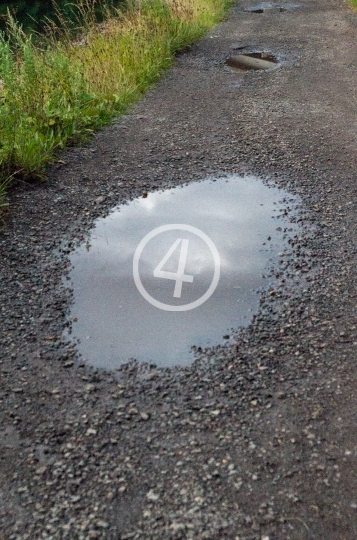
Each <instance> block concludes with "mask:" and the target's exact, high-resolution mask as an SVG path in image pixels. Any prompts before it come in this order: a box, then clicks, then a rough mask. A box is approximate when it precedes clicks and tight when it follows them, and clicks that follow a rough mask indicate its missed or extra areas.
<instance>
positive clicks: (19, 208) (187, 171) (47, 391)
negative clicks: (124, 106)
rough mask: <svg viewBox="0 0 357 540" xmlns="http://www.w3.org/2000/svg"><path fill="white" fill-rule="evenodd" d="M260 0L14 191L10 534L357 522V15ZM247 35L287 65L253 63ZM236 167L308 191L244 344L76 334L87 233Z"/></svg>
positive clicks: (136, 534) (290, 531) (1, 389)
mask: <svg viewBox="0 0 357 540" xmlns="http://www.w3.org/2000/svg"><path fill="white" fill-rule="evenodd" d="M280 5H281V4H279V6H280ZM248 7H249V4H248V2H245V3H239V4H237V6H236V7H235V8H234V9H233V10H232V11H231V13H230V15H229V18H228V20H227V21H226V22H224V23H223V24H221V25H220V26H218V27H217V28H215V29H214V30H213V31H212V32H211V33H210V34H209V35H208V36H207V37H206V38H205V39H203V40H202V41H201V42H200V43H198V44H197V45H195V46H194V47H193V48H192V50H190V51H187V52H186V53H185V54H182V55H180V56H178V57H177V59H176V62H175V65H174V66H173V68H172V69H171V70H170V71H169V72H167V74H166V76H165V77H164V78H163V79H162V81H161V82H160V83H159V84H158V85H157V86H156V87H155V88H154V89H152V90H151V91H150V92H149V93H148V94H147V96H146V98H145V99H144V100H143V101H142V102H141V103H140V104H139V105H137V106H136V107H135V108H134V109H133V111H132V112H131V114H129V115H127V116H126V117H123V118H121V119H119V120H118V121H117V122H116V123H115V124H113V125H112V126H110V127H109V128H107V129H106V130H104V131H103V132H101V133H100V134H98V135H96V136H95V138H94V139H93V141H92V142H91V143H90V144H89V145H88V146H87V147H85V148H81V149H71V150H68V151H67V152H66V153H65V154H64V155H63V156H61V160H62V162H60V163H57V164H55V165H54V166H53V167H52V169H51V170H50V171H49V174H48V181H47V182H45V183H43V184H41V185H39V184H37V185H27V184H23V183H20V182H19V184H18V185H17V186H15V189H14V190H13V191H12V193H11V194H10V203H11V212H10V214H9V215H8V216H7V217H6V222H5V226H4V228H3V231H2V234H1V237H0V246H1V247H0V249H1V291H0V298H1V326H0V328H1V360H0V362H1V363H0V372H1V385H0V415H1V438H0V486H1V488H0V524H1V525H0V531H1V532H0V538H1V540H3V539H4V540H10V539H11V540H12V539H16V540H23V539H29V540H32V539H34V538H41V539H62V538H63V539H65V538H68V539H70V540H73V539H78V540H87V539H90V538H99V539H105V540H109V539H110V540H111V539H116V540H117V539H120V540H125V539H131V538H133V539H153V540H154V539H155V540H157V539H173V540H175V539H177V540H178V539H186V538H187V539H191V538H192V539H195V540H200V539H210V540H216V539H217V540H218V539H219V540H220V539H232V540H238V539H239V540H253V539H256V540H258V539H259V540H268V539H269V540H287V539H292V540H302V539H324V540H326V539H331V540H335V539H337V538H338V539H339V540H354V539H355V538H357V519H356V517H357V477H356V475H355V474H354V471H355V470H356V466H357V463H356V462H357V435H356V429H355V424H356V408H357V397H356V396H357V393H356V386H357V369H356V362H355V360H356V345H357V311H356V294H357V291H356V279H355V276H356V257H357V242H356V227H357V223H356V222H357V212H356V209H357V197H356V191H357V187H356V152H355V146H356V120H357V113H356V110H357V103H356V101H357V99H356V92H355V88H356V83H357V80H356V79H357V74H356V66H357V50H356V45H355V44H356V37H357V16H356V14H355V13H354V12H353V11H352V10H351V9H350V8H349V7H348V4H347V3H344V2H339V1H337V0H324V1H322V0H314V1H312V0H310V1H304V2H301V3H300V7H299V8H295V9H294V10H292V11H286V12H284V11H282V12H281V11H275V10H268V11H266V12H263V13H261V14H258V13H255V14H253V13H248V12H244V11H243V10H244V9H247V8H248ZM237 50H239V51H243V53H244V52H255V51H258V52H259V51H262V50H263V51H268V52H271V53H272V54H274V55H276V56H277V58H278V59H279V62H280V63H281V65H280V67H279V68H278V69H276V70H274V71H271V72H269V71H268V72H250V71H249V72H246V73H237V72H233V71H231V70H229V69H228V68H227V67H226V66H225V60H226V59H227V58H228V57H229V56H231V55H232V54H234V53H235V51H237ZM224 173H236V174H244V173H249V174H255V175H257V176H261V177H265V178H267V179H268V180H269V181H270V182H274V183H275V185H277V186H281V187H284V188H285V189H287V190H288V191H289V192H291V193H292V194H298V195H300V197H301V198H302V206H301V211H300V220H301V224H302V225H303V228H304V232H303V233H302V234H301V235H299V236H298V237H296V238H295V240H294V241H293V242H292V243H291V251H290V254H285V255H284V257H282V259H281V262H280V266H279V268H276V269H275V272H276V273H277V275H278V278H279V279H280V285H279V286H278V287H276V288H275V289H274V290H272V289H269V288H268V289H267V290H266V291H265V292H264V293H263V294H262V298H261V309H260V312H259V314H258V315H257V316H256V317H255V318H254V320H253V321H252V324H251V325H250V326H249V327H248V328H246V329H242V330H240V331H239V332H238V333H237V337H236V339H237V343H236V344H234V345H231V346H225V347H224V346H222V347H219V348H217V349H215V350H206V351H201V354H200V358H199V359H198V360H197V361H196V362H195V363H194V364H193V365H192V366H191V367H187V368H178V369H164V370H159V369H157V368H155V367H153V366H150V365H146V364H142V365H137V364H135V363H134V362H133V363H131V364H127V365H125V366H123V367H121V369H120V370H119V371H117V372H103V371H99V370H94V369H91V368H90V367H88V366H87V365H86V363H85V361H84V359H81V358H78V355H77V354H76V351H75V350H74V349H73V347H72V346H71V345H69V344H66V342H65V341H63V339H62V338H61V336H62V333H63V330H64V328H65V325H66V324H67V325H68V324H69V323H68V322H66V315H67V314H68V311H69V306H70V303H71V295H70V293H68V292H67V291H66V289H65V287H64V286H63V285H62V276H63V274H64V273H65V272H66V271H67V270H68V254H69V253H70V251H71V250H72V249H73V246H74V245H75V244H76V243H77V242H80V241H81V240H83V239H85V238H86V235H87V233H88V230H89V228H90V226H91V225H92V224H93V221H94V220H95V218H97V217H98V216H103V217H104V216H106V215H107V214H108V212H109V210H110V208H112V207H113V206H115V205H116V204H118V203H121V202H123V203H124V202H125V201H127V200H128V199H130V198H132V197H134V196H137V195H140V194H141V193H143V192H147V191H152V190H155V189H158V188H165V187H171V186H173V185H177V184H180V183H185V182H188V181H196V180H201V179H202V178H204V177H207V176H208V175H211V174H212V175H216V176H217V175H221V174H224ZM295 282H297V283H299V286H296V285H294V283H295Z"/></svg>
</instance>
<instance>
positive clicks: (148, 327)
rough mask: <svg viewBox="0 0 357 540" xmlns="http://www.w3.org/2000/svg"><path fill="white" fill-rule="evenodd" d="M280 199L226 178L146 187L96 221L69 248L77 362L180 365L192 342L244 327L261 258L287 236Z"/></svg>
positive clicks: (251, 181) (261, 187)
mask: <svg viewBox="0 0 357 540" xmlns="http://www.w3.org/2000/svg"><path fill="white" fill-rule="evenodd" d="M282 199H285V200H289V201H291V200H292V198H291V196H290V195H289V194H288V193H286V192H284V191H282V190H278V189H277V188H269V187H267V186H266V185H265V184H263V182H262V181H260V180H259V179H257V178H255V177H252V176H246V177H244V178H242V177H238V176H229V177H225V178H219V179H217V180H215V181H212V180H205V181H202V182H197V183H192V184H189V185H188V186H184V187H178V188H175V189H170V190H167V191H163V192H155V193H149V194H148V196H147V197H146V198H140V199H136V200H134V201H132V202H130V203H129V204H127V205H123V206H120V207H118V208H116V209H114V210H113V211H112V213H111V214H110V215H109V216H108V217H107V218H105V219H98V220H97V221H96V224H95V227H94V228H93V230H92V232H91V235H90V239H89V242H87V243H86V244H83V245H82V246H81V247H79V248H78V249H77V250H76V251H75V252H73V254H72V255H71V263H72V264H73V267H72V269H71V272H70V279H71V286H72V287H73V290H74V304H73V306H72V309H71V318H72V320H73V319H74V320H75V321H76V322H74V323H73V329H72V337H73V338H75V339H79V346H78V348H79V351H80V352H81V353H82V355H83V356H84V359H85V360H87V361H88V362H89V363H90V364H92V365H94V366H96V367H100V368H111V369H115V368H117V367H119V366H120V365H121V364H123V363H125V362H126V361H128V360H129V359H133V358H135V359H136V360H138V361H146V362H150V363H154V364H156V365H157V366H160V367H167V366H174V365H181V366H182V365H189V364H190V363H192V361H193V352H192V350H191V347H192V346H194V345H195V346H197V347H199V346H200V347H207V346H214V345H218V344H219V343H222V342H223V341H224V340H223V336H224V335H226V334H229V333H230V331H231V330H232V329H233V328H237V327H238V326H242V325H243V326H245V325H247V324H249V322H250V320H251V318H252V315H253V313H254V312H256V310H257V308H258V302H259V295H258V294H257V289H259V288H260V287H262V286H263V285H267V283H266V280H264V278H263V277H262V276H263V273H264V271H265V269H266V268H267V265H268V264H269V260H270V259H271V258H272V256H274V254H277V253H278V252H280V251H281V250H282V249H284V247H286V246H287V237H288V236H289V235H292V234H293V230H294V225H292V224H291V223H290V222H289V221H288V220H287V219H286V218H283V217H282V216H281V212H280V211H281V209H282V207H283V206H284V204H285V208H286V203H284V204H283V203H282V202H281V201H282ZM277 229H280V230H277ZM284 229H285V234H284V233H283V232H282V230H284Z"/></svg>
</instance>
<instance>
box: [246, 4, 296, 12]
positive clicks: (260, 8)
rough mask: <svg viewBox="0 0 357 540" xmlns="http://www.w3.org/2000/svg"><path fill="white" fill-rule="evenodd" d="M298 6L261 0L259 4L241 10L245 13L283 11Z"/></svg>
mask: <svg viewBox="0 0 357 540" xmlns="http://www.w3.org/2000/svg"><path fill="white" fill-rule="evenodd" d="M298 7H299V4H272V3H270V2H262V3H261V4H259V5H256V6H252V7H249V8H246V9H244V10H243V11H244V12H246V13H265V12H266V11H274V12H279V13H284V12H286V11H291V10H293V9H296V8H298Z"/></svg>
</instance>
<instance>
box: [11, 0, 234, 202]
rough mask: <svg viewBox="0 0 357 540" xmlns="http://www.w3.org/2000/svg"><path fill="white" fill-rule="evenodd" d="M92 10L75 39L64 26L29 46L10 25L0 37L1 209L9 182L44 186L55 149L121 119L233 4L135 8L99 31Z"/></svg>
mask: <svg viewBox="0 0 357 540" xmlns="http://www.w3.org/2000/svg"><path fill="white" fill-rule="evenodd" d="M94 3H95V0H92V3H89V2H88V0H83V2H82V4H80V9H81V20H82V21H83V20H84V23H82V26H81V27H80V28H79V29H78V28H77V37H76V38H75V39H74V38H73V33H72V30H71V28H70V27H69V26H66V23H65V22H64V24H63V27H62V28H61V29H58V28H54V27H53V26H51V25H49V27H48V33H47V37H45V38H44V37H43V36H42V37H41V39H38V38H36V39H35V38H34V37H33V36H28V35H26V34H24V33H23V32H22V30H21V28H20V27H19V25H18V24H17V23H16V22H15V21H14V20H13V19H12V18H11V17H9V20H8V30H7V32H6V34H5V33H3V34H1V35H0V206H1V204H2V203H1V200H3V199H1V197H2V196H3V195H4V191H5V189H6V187H7V186H8V185H9V182H10V180H11V177H12V176H13V175H21V176H22V177H25V178H26V177H31V178H34V177H37V178H44V175H45V170H46V164H48V163H49V162H50V161H51V160H53V158H54V156H55V154H56V152H57V151H58V150H59V149H61V148H63V147H64V146H65V145H68V144H72V143H78V142H80V141H82V140H84V139H86V138H87V137H88V136H89V135H90V134H91V133H92V132H93V130H96V129H98V128H100V127H101V126H103V125H104V124H106V123H107V122H108V121H109V120H110V118H111V117H113V115H118V114H121V113H123V112H125V111H126V110H127V107H128V106H129V105H130V104H132V103H133V102H135V101H136V100H138V99H139V98H140V96H141V95H142V94H143V93H144V92H145V90H146V89H147V88H148V87H149V86H150V85H152V84H153V83H154V82H155V81H156V80H157V79H158V78H159V76H160V75H161V73H162V71H163V70H164V69H165V68H167V67H168V66H169V65H170V64H171V62H172V59H173V56H174V54H175V53H176V52H178V51H180V50H182V49H183V48H185V47H187V46H188V45H189V44H191V43H192V42H194V41H195V40H197V39H198V38H200V37H201V36H202V35H203V34H204V33H205V32H206V31H207V30H209V29H210V28H211V27H212V26H213V25H214V24H216V23H217V22H218V21H219V20H220V19H222V17H223V16H224V14H225V12H226V10H227V8H228V7H229V6H230V4H231V0H136V1H134V2H131V3H130V4H127V6H126V9H125V11H119V10H109V9H108V10H107V12H106V17H105V21H104V23H102V24H100V25H97V24H96V23H95V19H94V18H93V16H92V15H93V5H94ZM59 36H60V38H59Z"/></svg>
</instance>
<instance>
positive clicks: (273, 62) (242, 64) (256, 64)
mask: <svg viewBox="0 0 357 540" xmlns="http://www.w3.org/2000/svg"><path fill="white" fill-rule="evenodd" d="M226 65H227V66H229V67H230V68H233V69H236V70H239V71H248V70H268V69H274V68H276V67H278V59H277V57H276V56H275V55H274V54H272V53H270V52H253V53H244V54H237V55H236V56H230V57H229V58H227V60H226Z"/></svg>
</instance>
